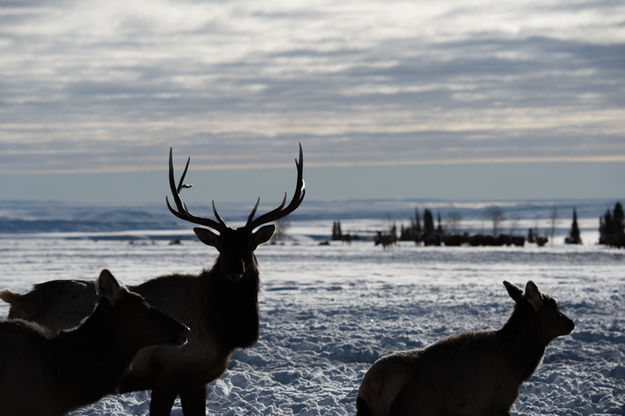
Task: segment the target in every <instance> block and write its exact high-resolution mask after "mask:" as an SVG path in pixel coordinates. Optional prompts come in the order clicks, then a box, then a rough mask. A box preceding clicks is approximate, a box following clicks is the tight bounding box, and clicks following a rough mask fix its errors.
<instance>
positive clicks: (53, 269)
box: [0, 223, 625, 416]
mask: <svg viewBox="0 0 625 416" xmlns="http://www.w3.org/2000/svg"><path fill="white" fill-rule="evenodd" d="M308 229H310V225H308V224H306V223H301V224H300V223H297V224H296V223H293V224H292V227H291V229H290V230H289V233H290V234H291V235H292V236H294V237H295V238H294V239H293V240H291V241H288V242H286V243H284V244H275V245H264V246H261V247H260V248H259V249H258V250H257V252H256V254H257V257H258V261H259V265H260V272H261V280H262V289H261V292H260V297H259V299H260V300H259V302H260V311H261V320H260V328H261V334H260V339H259V341H258V343H257V344H256V345H255V346H253V347H252V348H249V349H246V350H238V351H236V352H235V354H234V355H233V357H232V359H231V361H230V365H229V367H228V370H227V371H226V372H225V374H224V375H223V376H222V377H221V378H220V379H218V380H217V381H215V382H213V383H212V384H211V385H210V387H209V391H208V395H207V400H206V408H207V410H208V413H209V414H210V415H324V416H325V415H354V414H355V402H356V394H357V390H358V386H359V384H360V381H361V379H362V376H363V375H364V373H365V371H366V370H367V369H368V368H369V366H370V365H371V364H372V363H373V362H374V361H375V360H376V359H377V358H379V357H381V356H382V355H385V354H389V353H391V352H394V351H398V350H402V349H408V348H420V347H424V346H426V345H428V344H430V343H432V342H434V341H436V340H438V339H441V338H443V337H446V336H449V335H452V334H455V333H458V332H460V331H463V330H480V329H490V328H492V329H494V328H499V327H500V326H502V325H503V324H504V322H505V321H506V320H507V318H508V316H509V315H510V313H511V311H512V308H513V301H512V300H511V299H510V298H509V297H508V294H507V292H506V290H505V288H504V286H503V284H502V281H503V280H508V281H510V282H513V283H516V284H517V285H525V283H526V282H527V281H528V280H533V281H534V282H536V284H537V285H538V287H539V289H540V290H542V291H544V292H546V293H549V294H551V295H552V296H553V297H554V298H555V299H557V300H558V303H559V305H560V309H561V311H562V312H563V313H565V314H566V315H567V316H569V317H570V318H572V319H573V320H574V321H575V323H576V328H575V330H574V332H573V333H572V334H571V335H570V336H565V337H561V338H558V339H556V340H555V341H554V342H552V343H551V344H550V345H549V347H548V348H547V351H546V354H545V357H544V359H543V362H542V363H541V364H540V365H539V367H538V369H537V371H536V372H535V373H534V375H533V376H532V377H531V378H530V380H529V381H527V382H526V383H524V384H523V386H522V388H521V394H520V397H519V399H518V400H517V402H516V403H515V404H514V406H513V408H512V412H511V414H512V415H625V267H624V265H625V250H620V251H619V250H615V249H608V248H604V247H600V246H596V245H592V244H590V243H587V244H586V245H584V246H565V245H562V244H556V245H548V246H546V247H543V248H537V247H535V246H533V245H526V247H523V248H473V247H458V248H446V247H437V248H434V247H417V246H415V245H414V244H412V243H401V244H399V245H398V246H396V247H395V248H393V249H392V250H386V251H385V250H382V249H381V248H380V247H375V246H374V245H373V243H372V242H370V241H367V242H354V243H352V244H351V245H343V244H341V243H332V244H331V245H330V246H319V245H318V244H317V241H316V240H313V239H310V238H308V237H307V236H306V230H308ZM328 229H329V226H328ZM68 237H71V238H68ZM83 237H84V236H83ZM146 241H147V243H146V244H145V245H143V244H129V243H128V241H122V240H118V239H111V240H95V239H93V238H81V236H80V235H76V234H72V235H71V236H70V235H63V234H62V233H61V234H50V235H20V236H16V235H3V236H0V253H2V255H1V256H0V267H1V273H0V288H10V289H12V290H15V291H20V292H25V291H27V290H29V289H30V287H31V285H32V284H34V283H38V282H42V281H46V280H51V279H75V278H81V279H95V278H96V277H97V275H98V273H99V271H100V270H101V269H102V268H109V269H110V270H111V271H112V272H113V274H114V275H115V276H116V277H117V278H118V279H119V280H120V281H122V282H124V283H127V284H137V283H140V282H142V281H144V280H147V279H149V278H151V277H155V276H157V275H162V274H166V273H170V272H185V273H187V272H189V273H196V272H199V271H200V270H201V269H202V268H205V267H210V266H211V265H212V263H213V261H214V259H215V257H216V252H215V250H214V249H213V248H211V247H208V246H204V245H202V244H201V243H199V242H197V241H194V240H184V241H183V243H182V244H181V245H171V246H170V245H168V242H167V241H166V240H158V241H151V240H146ZM7 310H8V308H7V305H6V304H4V303H2V302H0V317H2V318H5V317H6V313H7ZM148 408H149V392H137V393H131V394H125V395H119V396H109V397H105V398H103V399H102V400H100V401H99V402H97V403H95V404H93V405H91V406H88V407H85V408H82V409H79V410H76V411H75V412H73V413H71V414H72V415H105V414H106V415H127V414H129V415H147V414H148ZM172 415H182V411H181V409H180V405H179V401H178V400H177V401H176V403H175V407H174V410H173V411H172Z"/></svg>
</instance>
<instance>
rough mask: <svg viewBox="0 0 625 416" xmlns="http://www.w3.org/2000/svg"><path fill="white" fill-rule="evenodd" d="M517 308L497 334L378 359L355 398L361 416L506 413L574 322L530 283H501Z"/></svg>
mask: <svg viewBox="0 0 625 416" xmlns="http://www.w3.org/2000/svg"><path fill="white" fill-rule="evenodd" d="M504 285H505V286H506V289H507V290H508V293H509V294H510V296H511V297H512V299H514V301H515V302H516V306H515V308H514V311H513V312H512V315H511V316H510V318H509V319H508V322H506V324H505V325H504V326H503V327H502V328H501V329H499V330H497V331H480V332H464V333H461V334H459V335H456V336H452V337H449V338H446V339H443V340H441V341H438V342H436V343H434V344H432V345H430V346H429V347H427V348H425V349H422V350H410V351H402V352H398V353H395V354H392V355H388V356H386V357H382V358H380V359H379V360H378V361H376V362H375V363H374V364H373V366H372V367H371V368H370V369H369V370H368V371H367V373H366V374H365V376H364V379H363V381H362V384H361V386H360V390H359V392H358V401H357V407H358V413H357V414H358V415H360V416H364V415H372V416H389V415H394V416H413V415H419V416H432V415H437V416H438V415H458V416H464V415H466V416H473V415H486V416H491V415H492V416H498V415H508V411H509V410H510V408H511V407H512V404H513V403H514V401H515V400H516V398H517V396H518V394H519V387H520V386H521V383H523V381H525V380H527V379H528V378H529V377H530V376H531V375H532V373H533V372H534V371H535V370H536V368H537V366H538V364H539V363H540V360H541V358H542V356H543V354H544V353H545V348H546V347H547V345H548V344H549V342H551V341H552V340H553V339H554V338H556V337H558V336H561V335H567V334H570V333H571V331H572V330H573V328H574V326H575V325H574V323H573V321H572V320H570V319H569V318H567V317H566V316H564V315H563V314H562V313H561V312H560V311H559V310H558V306H557V304H556V301H555V300H554V299H553V298H551V297H550V296H548V295H545V294H541V293H540V292H539V291H538V288H537V287H536V285H535V284H534V283H533V282H531V281H530V282H528V283H527V285H526V286H525V293H523V291H522V290H521V289H519V288H518V287H516V286H514V285H513V284H511V283H508V282H504Z"/></svg>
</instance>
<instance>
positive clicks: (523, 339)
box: [497, 300, 547, 382]
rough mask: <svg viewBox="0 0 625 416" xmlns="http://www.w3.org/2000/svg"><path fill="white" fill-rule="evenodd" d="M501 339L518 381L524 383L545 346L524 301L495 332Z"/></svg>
mask: <svg viewBox="0 0 625 416" xmlns="http://www.w3.org/2000/svg"><path fill="white" fill-rule="evenodd" d="M497 334H498V335H499V336H500V337H501V338H502V341H503V345H504V348H505V350H506V353H507V354H508V356H509V359H510V360H511V365H512V367H513V368H515V370H516V372H517V374H518V377H519V381H521V382H522V381H525V380H527V379H528V378H530V376H531V375H532V374H533V373H534V371H535V370H536V368H537V367H538V364H539V363H540V360H541V359H542V357H543V355H544V354H545V349H546V347H547V345H546V344H545V343H544V342H543V341H541V337H540V334H539V330H538V326H537V324H536V322H535V317H534V316H533V310H532V307H531V306H530V304H529V303H528V302H526V301H525V300H522V301H520V302H519V303H517V305H516V306H515V307H514V311H513V312H512V315H511V316H510V318H509V319H508V321H507V322H506V323H505V325H504V326H503V327H502V328H501V329H500V330H499V331H497Z"/></svg>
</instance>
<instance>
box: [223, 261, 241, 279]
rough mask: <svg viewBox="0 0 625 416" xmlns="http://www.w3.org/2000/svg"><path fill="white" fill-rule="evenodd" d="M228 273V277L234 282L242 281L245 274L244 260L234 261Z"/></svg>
mask: <svg viewBox="0 0 625 416" xmlns="http://www.w3.org/2000/svg"><path fill="white" fill-rule="evenodd" d="M229 266H230V267H229V268H228V271H227V273H226V275H227V277H228V278H229V279H232V280H236V279H240V278H241V277H243V275H244V274H245V263H244V262H243V260H240V261H233V262H232V263H230V265H229Z"/></svg>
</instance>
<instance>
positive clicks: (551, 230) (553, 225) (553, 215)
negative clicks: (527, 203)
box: [549, 205, 558, 245]
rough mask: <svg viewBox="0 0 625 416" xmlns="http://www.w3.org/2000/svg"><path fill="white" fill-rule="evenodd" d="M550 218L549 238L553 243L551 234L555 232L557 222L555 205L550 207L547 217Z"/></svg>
mask: <svg viewBox="0 0 625 416" xmlns="http://www.w3.org/2000/svg"><path fill="white" fill-rule="evenodd" d="M549 219H550V220H551V227H550V228H549V239H550V240H551V245H553V236H554V235H555V233H556V225H557V223H558V207H556V206H555V205H554V206H553V207H552V208H551V216H550V217H549Z"/></svg>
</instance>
